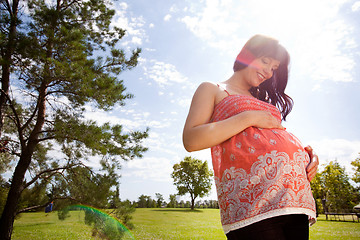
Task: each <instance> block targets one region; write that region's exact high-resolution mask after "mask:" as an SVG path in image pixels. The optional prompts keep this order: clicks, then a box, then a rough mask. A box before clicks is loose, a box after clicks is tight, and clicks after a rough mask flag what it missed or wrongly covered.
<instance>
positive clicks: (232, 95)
mask: <svg viewBox="0 0 360 240" xmlns="http://www.w3.org/2000/svg"><path fill="white" fill-rule="evenodd" d="M229 97H244V98H250V99H253V100H256V101H260V102H262V103H267V102H264V101H261V100H259V99H257V98H255V97H253V96H249V95H242V94H231V95H228V96H226V97H224V98H223V99H221V101H220V102H218V103H217V104H216V105H215V107H216V106H218V105H219V104H221V103H222V102H224V101H225V100H226V99H227V98H229ZM267 104H269V103H267ZM270 105H271V104H270Z"/></svg>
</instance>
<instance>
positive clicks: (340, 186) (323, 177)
mask: <svg viewBox="0 0 360 240" xmlns="http://www.w3.org/2000/svg"><path fill="white" fill-rule="evenodd" d="M349 180H350V178H349V176H348V175H347V174H346V172H345V168H344V167H341V166H340V164H339V163H338V162H337V161H330V162H329V163H328V165H326V166H325V168H324V170H323V171H322V172H320V173H318V174H317V175H316V176H315V178H314V179H313V181H312V182H311V188H312V191H313V195H314V198H315V199H317V205H322V208H323V211H324V212H350V211H352V208H353V207H354V206H355V205H356V204H357V202H358V201H359V200H360V196H359V193H358V192H356V189H355V187H354V186H352V185H351V183H350V181H349ZM318 207H319V206H318Z"/></svg>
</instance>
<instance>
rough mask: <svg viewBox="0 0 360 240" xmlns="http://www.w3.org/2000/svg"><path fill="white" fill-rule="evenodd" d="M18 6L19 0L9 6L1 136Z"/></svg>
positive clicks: (0, 109)
mask: <svg viewBox="0 0 360 240" xmlns="http://www.w3.org/2000/svg"><path fill="white" fill-rule="evenodd" d="M18 7H19V0H14V1H13V4H12V7H11V8H10V6H9V8H8V11H9V15H10V26H9V32H8V39H7V46H6V51H5V54H4V56H3V61H2V62H3V63H2V65H1V70H2V74H1V90H2V91H1V92H0V137H1V135H2V134H1V133H2V129H3V124H4V107H5V103H6V102H7V98H6V95H7V94H8V93H9V86H10V66H11V63H12V55H13V53H14V50H15V38H16V27H17V25H18V18H17V14H18Z"/></svg>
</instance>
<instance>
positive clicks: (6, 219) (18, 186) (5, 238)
mask: <svg viewBox="0 0 360 240" xmlns="http://www.w3.org/2000/svg"><path fill="white" fill-rule="evenodd" d="M46 91H47V85H46V83H44V82H43V83H42V84H41V87H40V89H39V108H38V114H37V120H36V124H35V126H34V129H33V130H32V132H31V134H30V136H29V140H28V142H27V145H26V143H25V142H23V141H22V142H21V147H22V153H21V156H20V159H19V162H18V164H17V165H16V168H15V172H14V174H13V178H12V180H11V186H10V190H9V193H8V197H7V199H6V204H5V207H4V211H3V213H2V215H1V219H0V239H1V240H10V239H11V234H12V230H13V224H14V219H15V216H16V212H17V204H18V202H19V199H20V195H21V192H22V191H23V189H24V178H25V173H26V171H27V169H28V167H29V165H30V163H31V159H32V155H33V153H34V150H35V147H36V145H37V144H38V136H39V133H40V132H41V129H42V127H43V125H44V122H45V111H46V97H45V96H46ZM22 134H23V132H22V131H19V135H20V136H19V139H24V137H23V136H22Z"/></svg>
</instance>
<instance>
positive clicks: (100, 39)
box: [0, 0, 148, 240]
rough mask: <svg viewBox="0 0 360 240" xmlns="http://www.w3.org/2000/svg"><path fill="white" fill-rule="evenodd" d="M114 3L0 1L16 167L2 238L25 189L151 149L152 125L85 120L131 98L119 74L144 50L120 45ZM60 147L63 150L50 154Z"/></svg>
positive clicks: (7, 129) (4, 133) (0, 225)
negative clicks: (131, 127)
mask: <svg viewBox="0 0 360 240" xmlns="http://www.w3.org/2000/svg"><path fill="white" fill-rule="evenodd" d="M109 4H111V1H100V0H91V1H72V0H57V1H55V0H49V1H44V0H28V1H18V0H13V1H10V0H3V1H1V2H0V19H1V20H0V36H1V40H0V54H1V55H0V64H1V91H0V155H3V154H4V153H6V154H7V156H5V157H3V156H2V159H4V158H6V159H7V160H9V161H12V162H13V163H14V166H15V168H14V172H13V174H12V178H11V183H10V186H8V188H6V189H3V190H4V192H5V193H6V194H7V196H6V201H5V206H4V209H3V212H2V215H1V219H0V239H4V240H6V239H10V238H11V233H12V229H13V222H14V218H15V216H16V214H17V213H19V212H21V211H22V210H21V209H19V205H18V203H19V200H20V197H21V194H22V193H23V191H24V189H26V188H29V187H31V186H32V185H33V184H35V183H36V182H41V181H42V180H45V181H48V182H50V181H52V180H53V179H54V178H55V177H58V178H61V177H62V176H64V175H69V174H70V173H69V174H64V173H65V172H67V171H69V172H71V171H72V170H71V169H80V168H77V167H82V166H84V163H85V162H86V161H85V160H86V159H88V158H89V157H90V156H95V155H96V156H98V157H99V158H101V159H103V160H104V161H106V162H108V163H109V164H110V165H114V166H117V167H118V168H120V160H130V159H133V158H135V157H141V156H142V153H143V152H144V151H146V148H144V147H142V145H141V142H142V141H141V140H142V139H144V138H146V137H147V135H148V131H147V130H145V131H133V132H124V130H123V126H121V125H111V124H110V123H106V124H103V125H99V124H97V123H96V122H95V121H92V120H86V119H85V117H84V113H85V106H90V107H92V108H93V109H100V110H103V111H108V110H111V109H113V107H114V106H123V105H124V104H125V101H126V100H127V99H130V98H132V95H131V94H129V93H127V92H126V88H125V86H124V83H123V80H119V79H118V75H119V74H120V73H122V72H123V71H124V70H127V69H132V68H133V67H135V66H136V65H137V62H138V61H137V59H138V56H139V54H140V49H136V50H134V51H132V53H129V54H126V52H125V51H124V50H122V49H119V48H118V47H119V46H120V45H119V40H120V39H121V38H122V37H123V36H124V35H125V30H123V29H121V28H118V27H113V28H111V27H110V23H111V19H112V17H113V16H114V14H115V11H114V10H112V9H110V7H109ZM20 11H22V12H20ZM126 55H130V56H129V57H127V56H126ZM55 149H61V152H62V154H58V155H54V154H49V153H50V151H51V150H55ZM25 176H28V177H29V178H25ZM1 192H3V191H1ZM2 194H3V193H2ZM59 197H60V196H59Z"/></svg>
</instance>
